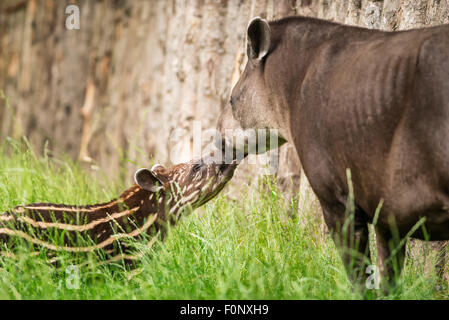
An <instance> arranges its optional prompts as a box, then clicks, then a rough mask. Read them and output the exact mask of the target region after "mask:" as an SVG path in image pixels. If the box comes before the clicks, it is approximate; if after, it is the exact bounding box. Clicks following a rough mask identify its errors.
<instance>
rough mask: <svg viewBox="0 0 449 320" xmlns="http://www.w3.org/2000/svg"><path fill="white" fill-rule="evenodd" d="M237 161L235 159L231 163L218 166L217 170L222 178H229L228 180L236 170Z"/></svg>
mask: <svg viewBox="0 0 449 320" xmlns="http://www.w3.org/2000/svg"><path fill="white" fill-rule="evenodd" d="M238 164H239V161H238V160H237V159H234V160H232V162H231V163H226V162H225V163H222V164H220V167H219V170H220V172H221V173H222V174H223V175H224V176H230V178H231V177H232V176H233V175H234V170H235V168H237V165H238Z"/></svg>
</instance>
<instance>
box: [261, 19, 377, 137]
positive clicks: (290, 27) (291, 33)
mask: <svg viewBox="0 0 449 320" xmlns="http://www.w3.org/2000/svg"><path fill="white" fill-rule="evenodd" d="M270 29H271V40H272V45H271V50H270V51H271V52H270V53H269V56H268V58H267V60H266V64H265V68H264V73H265V79H266V81H267V82H268V83H267V84H268V86H267V87H268V88H270V90H273V92H271V93H270V94H271V96H272V97H274V99H275V100H276V103H275V108H277V109H278V110H276V113H275V114H277V115H279V117H280V119H278V120H277V122H278V123H279V128H284V130H285V131H286V132H287V133H286V134H287V135H289V137H288V138H289V139H288V140H290V139H292V140H295V137H294V132H291V130H290V129H291V128H295V127H298V126H300V122H301V111H300V109H301V104H300V102H301V91H302V84H303V81H304V79H305V78H306V77H307V74H308V72H309V71H311V69H312V68H314V67H315V66H314V64H313V62H314V60H315V59H317V56H318V55H320V54H323V50H330V51H329V52H327V53H325V54H329V58H330V59H331V57H332V55H333V54H334V52H332V50H336V51H338V47H339V46H340V47H341V46H342V45H344V42H345V41H347V39H348V37H349V38H350V37H351V35H348V33H349V34H353V35H352V36H357V34H363V33H365V32H371V30H368V29H362V28H353V27H348V26H343V25H340V24H336V23H332V22H327V21H324V20H318V19H313V18H306V17H290V18H285V19H282V20H278V21H273V22H270ZM339 42H340V43H339ZM333 44H335V45H333ZM322 89H324V88H317V90H322Z"/></svg>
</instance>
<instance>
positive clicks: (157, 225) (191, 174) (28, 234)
mask: <svg viewBox="0 0 449 320" xmlns="http://www.w3.org/2000/svg"><path fill="white" fill-rule="evenodd" d="M212 159H213V158H212V157H208V158H203V159H201V160H196V161H195V160H192V161H190V162H187V163H183V164H178V165H175V166H173V167H171V168H169V169H166V168H164V167H163V166H161V165H155V166H153V168H152V169H151V170H148V169H140V170H138V171H136V173H135V175H134V180H135V183H136V184H135V185H133V186H132V187H130V188H129V189H127V190H126V191H125V192H124V193H123V194H122V195H121V196H120V197H119V198H117V199H114V200H112V201H110V202H107V203H101V204H95V205H88V206H76V205H74V206H71V205H65V204H53V203H33V204H28V205H24V206H18V207H16V208H14V209H12V210H10V211H8V212H5V213H3V214H0V244H3V247H5V246H8V244H13V243H14V239H15V238H22V239H24V240H25V241H27V242H29V243H31V244H32V245H33V246H34V247H36V248H45V249H46V251H47V252H50V253H53V254H54V253H56V252H58V251H66V252H74V253H89V252H95V251H102V252H103V253H105V254H107V258H108V261H117V260H136V259H138V258H139V254H137V255H136V254H129V252H128V249H127V248H128V245H129V239H130V238H137V239H139V238H146V240H148V239H155V238H156V237H155V235H157V234H160V233H162V236H164V235H165V231H166V227H167V226H168V224H174V223H175V222H176V221H178V220H179V218H180V217H181V216H182V213H183V212H186V211H191V210H192V209H195V208H198V207H199V206H201V205H203V204H205V203H206V202H207V201H209V200H210V199H212V198H213V197H215V196H216V195H217V194H218V193H219V192H220V191H221V190H222V189H223V187H224V186H225V185H226V183H227V182H228V181H229V180H230V179H231V178H232V176H233V174H234V170H235V168H236V166H237V164H236V162H233V163H230V164H224V163H219V162H218V161H213V160H212ZM55 235H56V236H55ZM148 236H150V238H148ZM55 239H57V240H59V241H55Z"/></svg>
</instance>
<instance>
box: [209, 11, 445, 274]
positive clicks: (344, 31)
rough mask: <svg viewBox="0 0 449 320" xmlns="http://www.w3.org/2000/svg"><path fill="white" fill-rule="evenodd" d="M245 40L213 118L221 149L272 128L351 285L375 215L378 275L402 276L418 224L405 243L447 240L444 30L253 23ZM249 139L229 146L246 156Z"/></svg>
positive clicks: (300, 21) (298, 20)
mask: <svg viewBox="0 0 449 320" xmlns="http://www.w3.org/2000/svg"><path fill="white" fill-rule="evenodd" d="M247 39H248V50H247V54H248V62H247V65H246V68H245V70H244V72H243V74H242V76H241V78H240V80H239V81H238V83H237V84H236V85H235V87H234V89H233V90H232V94H231V98H230V106H229V107H227V108H226V109H225V110H224V112H223V113H222V115H221V116H220V119H219V122H218V130H219V131H220V133H221V137H222V138H223V137H224V138H225V139H224V140H222V141H225V142H226V143H223V144H221V142H218V143H219V146H220V147H221V148H223V149H224V147H225V146H226V145H227V144H229V143H230V141H231V140H230V139H231V138H233V139H235V138H236V137H235V136H233V137H231V135H232V134H231V133H230V132H231V131H230V130H226V129H236V128H240V129H241V130H243V132H245V130H247V131H249V130H248V129H261V130H268V129H277V132H278V133H277V136H276V140H277V142H278V145H281V144H282V143H284V142H286V141H288V142H291V143H292V144H294V146H295V147H296V151H297V152H298V155H299V158H300V160H301V163H302V165H303V168H304V173H305V175H306V176H307V178H308V180H309V182H310V185H311V187H312V189H313V191H314V193H315V194H316V196H317V197H318V199H319V201H320V204H321V206H322V209H323V214H324V219H325V221H326V224H327V226H328V227H329V229H330V231H331V233H332V234H333V239H334V241H335V242H336V245H337V247H339V248H340V249H341V250H340V251H341V254H342V258H343V261H344V263H345V266H346V268H347V270H348V272H349V275H350V277H351V278H353V279H354V278H357V279H362V277H361V276H362V275H363V274H365V266H366V264H365V263H366V262H367V261H368V257H369V253H368V252H369V243H368V242H369V241H368V223H370V222H373V220H374V217H375V212H376V209H377V208H381V210H380V213H379V214H378V216H376V219H377V221H376V224H375V230H376V236H377V237H376V238H377V247H378V261H379V262H380V266H381V274H382V275H383V276H384V277H388V278H389V279H392V278H393V277H392V275H393V272H394V271H395V270H399V272H400V270H401V268H402V265H403V259H404V256H405V254H404V253H405V246H404V245H402V246H401V245H400V241H399V239H400V238H403V237H404V236H406V235H407V233H409V232H410V231H411V230H412V228H414V227H415V228H416V227H418V226H420V225H419V223H420V222H421V223H422V222H424V224H423V225H421V226H420V227H419V228H417V230H416V231H415V232H414V233H413V235H412V236H413V237H415V238H418V239H430V240H447V239H449V25H443V26H438V27H432V28H427V29H419V30H410V31H401V32H382V31H379V30H369V29H364V28H359V27H352V26H345V25H341V24H336V23H331V22H327V21H322V20H318V19H312V18H305V17H289V18H285V19H281V20H278V21H273V22H267V21H265V20H263V19H261V18H255V19H253V20H252V21H251V22H250V24H249V26H248V30H247ZM234 132H236V131H234ZM237 132H238V131H237ZM240 132H241V133H242V131H240ZM268 136H269V135H267V137H268ZM250 140H251V139H250ZM276 140H275V141H276ZM272 141H273V140H272ZM259 142H260V141H259ZM264 143H265V142H264ZM248 144H249V143H248V140H245V143H243V144H240V145H234V146H233V148H234V151H236V150H237V151H241V152H244V153H245V155H246V154H248V153H250V150H251V147H252V146H250V145H248ZM271 145H273V144H271ZM228 147H229V145H228ZM253 147H254V146H253ZM252 149H253V150H254V149H255V148H252ZM347 172H350V173H351V181H352V184H353V190H354V199H355V200H354V210H353V211H354V215H353V216H352V220H351V219H349V220H348V219H347V218H348V212H350V210H347V203H348V198H349V194H350V192H349V187H348V186H349V185H350V184H349V183H348V179H347V178H348V177H347ZM379 204H381V207H380V206H379ZM423 218H425V220H424V219H423ZM345 222H346V224H345ZM412 231H413V230H412ZM354 252H355V253H356V254H355V255H354V254H353V253H354ZM393 257H395V258H394V259H393ZM395 267H398V268H397V269H396V268H395ZM359 276H360V278H359Z"/></svg>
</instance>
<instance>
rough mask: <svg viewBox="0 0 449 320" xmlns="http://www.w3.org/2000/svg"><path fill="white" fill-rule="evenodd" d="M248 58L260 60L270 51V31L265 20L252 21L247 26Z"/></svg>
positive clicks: (256, 19) (255, 19) (257, 18)
mask: <svg viewBox="0 0 449 320" xmlns="http://www.w3.org/2000/svg"><path fill="white" fill-rule="evenodd" d="M247 34H248V58H249V59H255V60H261V59H262V58H263V57H265V56H266V55H267V53H268V51H269V50H270V44H271V31H270V26H269V25H268V22H267V20H265V19H262V18H260V17H256V18H254V19H252V20H251V21H250V23H249V25H248V31H247Z"/></svg>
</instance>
